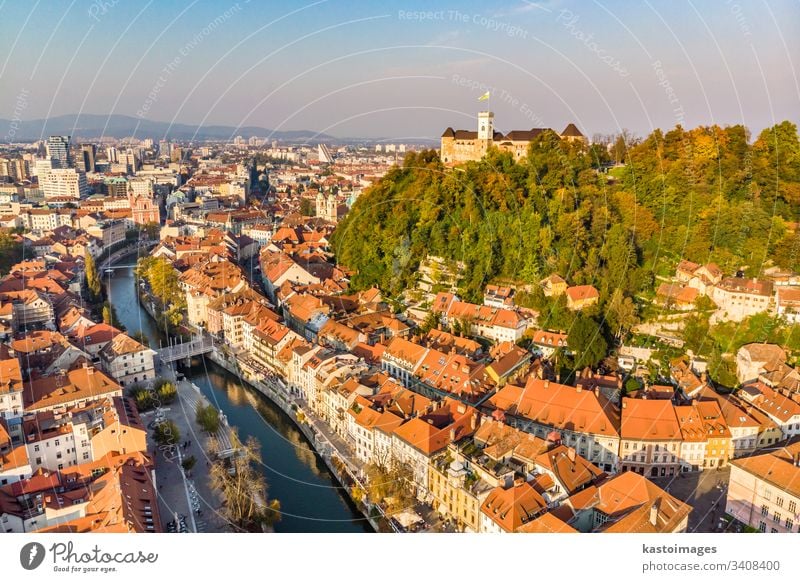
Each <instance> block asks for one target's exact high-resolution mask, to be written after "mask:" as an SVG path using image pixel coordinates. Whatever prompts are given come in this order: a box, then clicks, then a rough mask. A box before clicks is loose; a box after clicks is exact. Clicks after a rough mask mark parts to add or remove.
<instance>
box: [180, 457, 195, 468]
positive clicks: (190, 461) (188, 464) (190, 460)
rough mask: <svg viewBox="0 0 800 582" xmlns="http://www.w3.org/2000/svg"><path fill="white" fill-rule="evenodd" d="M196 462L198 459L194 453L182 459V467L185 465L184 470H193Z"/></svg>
mask: <svg viewBox="0 0 800 582" xmlns="http://www.w3.org/2000/svg"><path fill="white" fill-rule="evenodd" d="M196 464H197V459H196V458H195V457H194V455H191V456H189V457H186V458H185V459H184V460H183V461H181V467H183V470H184V471H186V472H189V471H191V470H192V469H193V468H194V466H195V465H196Z"/></svg>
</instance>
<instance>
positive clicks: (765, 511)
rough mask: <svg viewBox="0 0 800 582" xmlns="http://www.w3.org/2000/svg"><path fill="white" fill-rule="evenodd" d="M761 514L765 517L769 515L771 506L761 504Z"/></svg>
mask: <svg viewBox="0 0 800 582" xmlns="http://www.w3.org/2000/svg"><path fill="white" fill-rule="evenodd" d="M761 515H763V516H764V517H766V516H767V515H769V507H767V506H766V505H762V506H761Z"/></svg>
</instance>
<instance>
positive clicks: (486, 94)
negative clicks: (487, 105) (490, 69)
mask: <svg viewBox="0 0 800 582" xmlns="http://www.w3.org/2000/svg"><path fill="white" fill-rule="evenodd" d="M491 94H492V92H491V91H487V92H486V93H484V94H483V95H481V96H480V97H478V101H488V100H489V97H490V96H491Z"/></svg>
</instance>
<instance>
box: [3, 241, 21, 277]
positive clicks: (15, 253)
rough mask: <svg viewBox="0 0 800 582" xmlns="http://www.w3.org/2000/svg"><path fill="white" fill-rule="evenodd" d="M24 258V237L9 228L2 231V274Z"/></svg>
mask: <svg viewBox="0 0 800 582" xmlns="http://www.w3.org/2000/svg"><path fill="white" fill-rule="evenodd" d="M22 258H23V246H22V239H21V237H20V236H19V235H18V234H15V233H13V232H9V231H7V230H2V231H0V276H3V275H5V274H6V273H8V271H9V269H10V268H11V267H12V266H13V265H16V264H17V263H19V262H20V261H21V260H22Z"/></svg>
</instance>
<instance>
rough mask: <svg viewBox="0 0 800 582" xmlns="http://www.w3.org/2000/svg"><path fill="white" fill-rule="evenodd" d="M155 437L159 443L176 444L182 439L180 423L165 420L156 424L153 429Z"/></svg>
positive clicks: (163, 444) (164, 444)
mask: <svg viewBox="0 0 800 582" xmlns="http://www.w3.org/2000/svg"><path fill="white" fill-rule="evenodd" d="M153 439H154V440H155V441H156V443H158V444H159V445H162V446H166V445H175V444H178V442H180V440H181V431H180V430H179V429H178V425H177V424H175V423H174V422H172V421H171V420H165V421H164V422H160V423H159V424H157V425H156V428H155V430H154V431H153Z"/></svg>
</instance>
